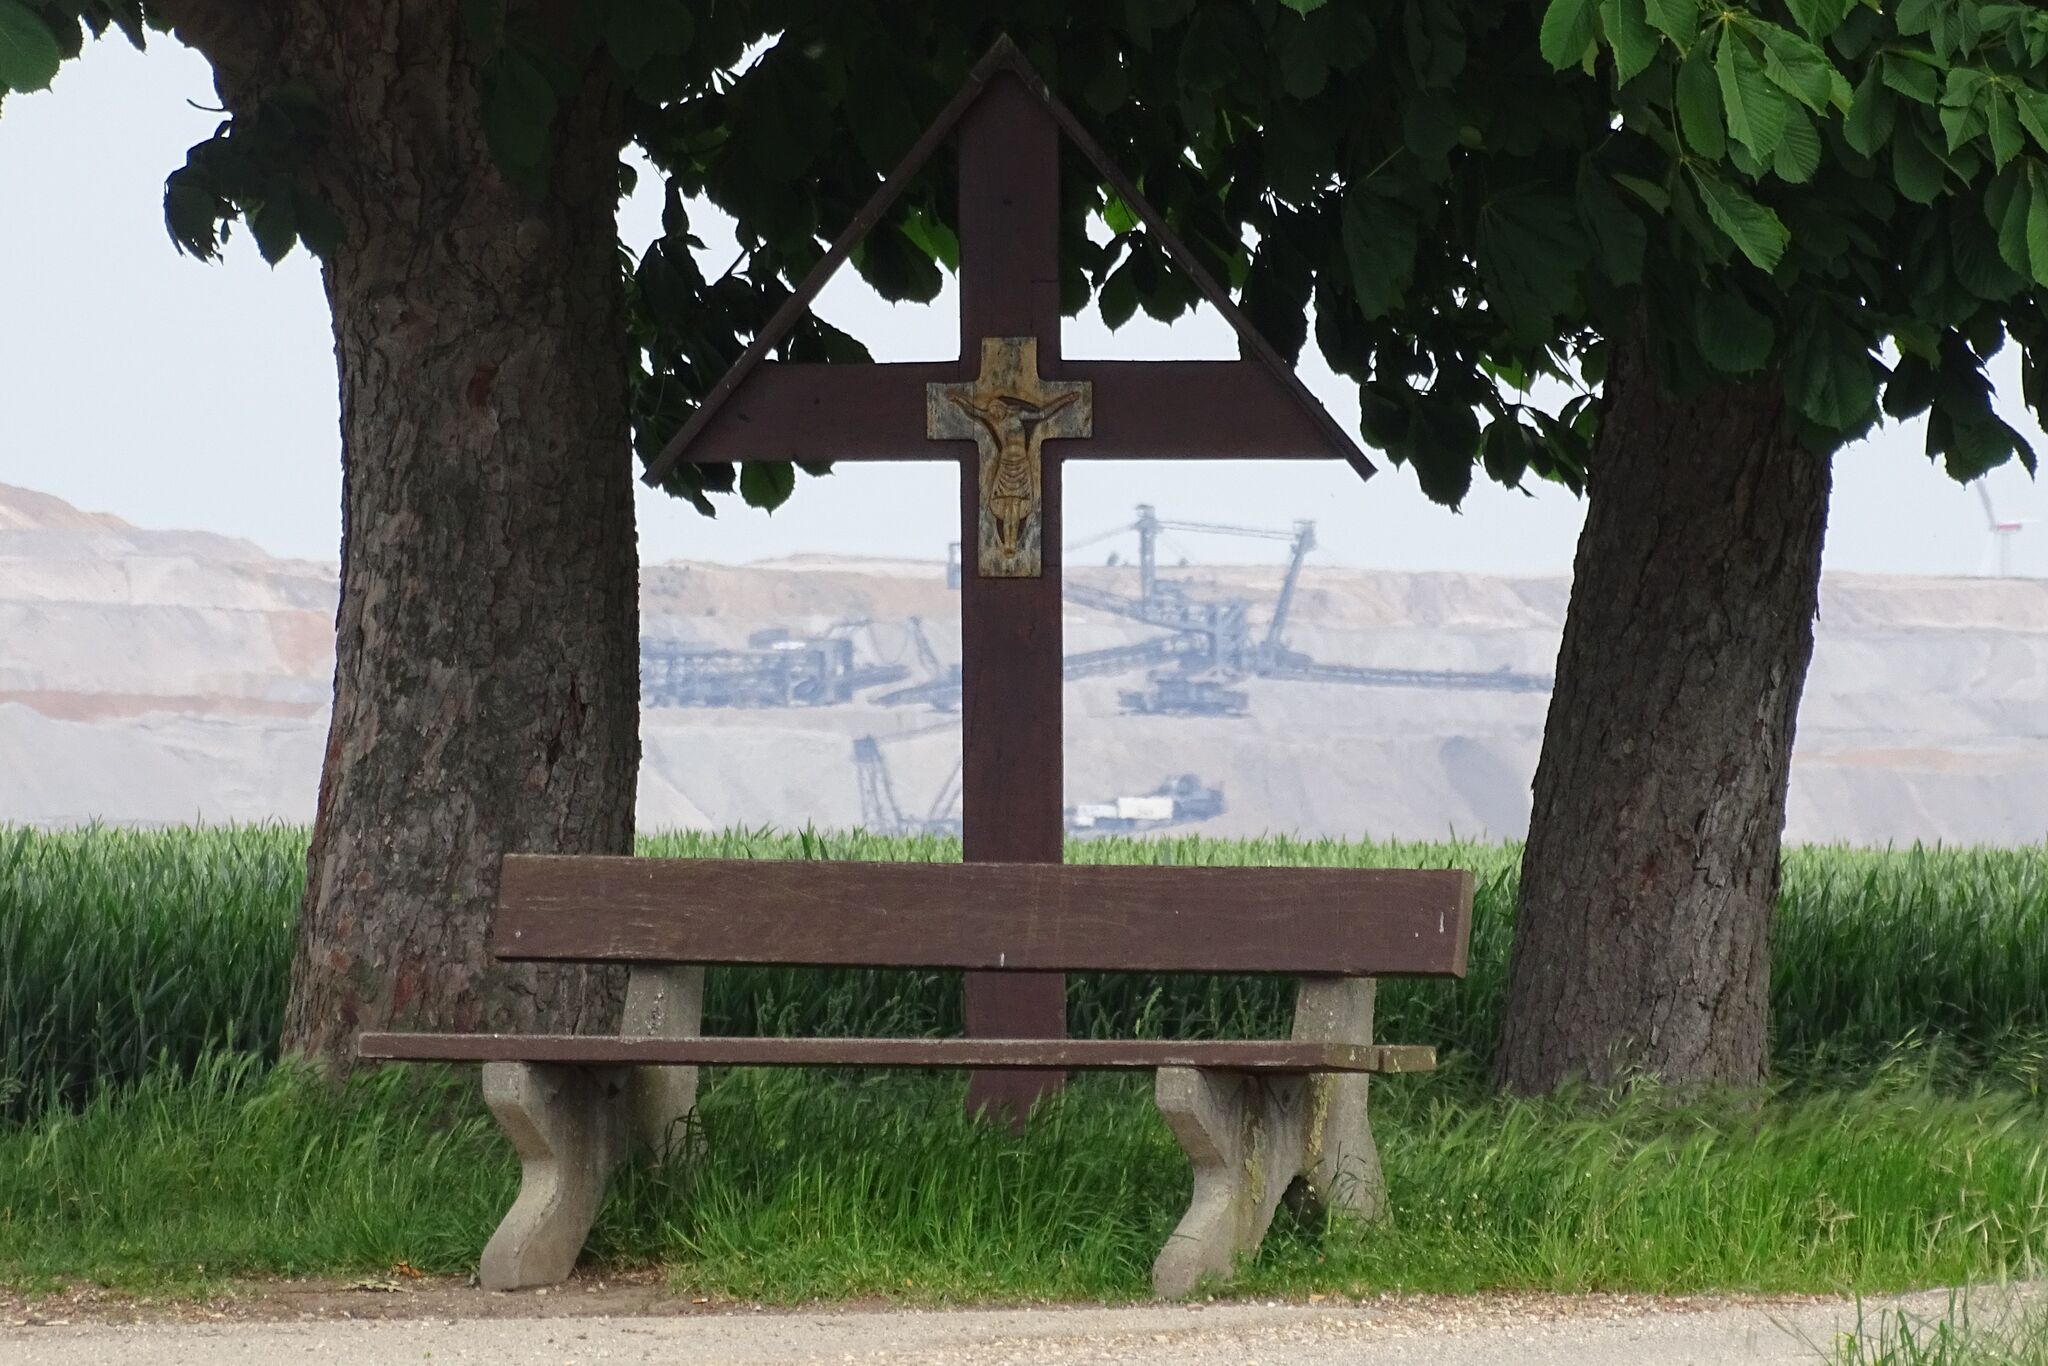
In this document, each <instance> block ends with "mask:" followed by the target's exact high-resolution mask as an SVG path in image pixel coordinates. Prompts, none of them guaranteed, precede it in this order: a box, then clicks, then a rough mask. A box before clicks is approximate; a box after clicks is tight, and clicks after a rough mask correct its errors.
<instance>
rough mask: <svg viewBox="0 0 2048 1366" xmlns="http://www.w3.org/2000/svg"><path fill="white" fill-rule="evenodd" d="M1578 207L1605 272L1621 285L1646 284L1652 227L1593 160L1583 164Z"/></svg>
mask: <svg viewBox="0 0 2048 1366" xmlns="http://www.w3.org/2000/svg"><path fill="white" fill-rule="evenodd" d="M1578 208H1579V221H1580V222H1581V223H1583V224H1585V226H1586V229H1587V231H1588V232H1589V233H1590V234H1591V235H1592V238H1593V251H1594V259H1595V260H1596V261H1598V262H1599V264H1600V270H1601V273H1602V274H1604V275H1606V276H1607V278H1608V279H1609V280H1611V281H1613V282H1614V283H1615V284H1617V285H1634V284H1640V283H1642V279H1643V253H1644V251H1645V249H1646V248H1647V247H1648V245H1649V238H1650V230H1649V227H1648V225H1647V224H1645V223H1644V222H1643V220H1642V218H1641V216H1640V215H1638V214H1637V213H1636V211H1635V210H1633V209H1631V208H1630V207H1629V206H1628V203H1627V201H1625V200H1624V199H1622V197H1621V196H1620V195H1618V194H1616V193H1615V192H1614V187H1613V186H1612V185H1610V184H1609V183H1608V180H1607V177H1606V176H1604V175H1602V174H1601V173H1600V169H1599V167H1597V166H1595V165H1594V164H1593V160H1592V158H1591V157H1588V158H1586V159H1585V160H1584V161H1581V162H1580V163H1579V184H1578Z"/></svg>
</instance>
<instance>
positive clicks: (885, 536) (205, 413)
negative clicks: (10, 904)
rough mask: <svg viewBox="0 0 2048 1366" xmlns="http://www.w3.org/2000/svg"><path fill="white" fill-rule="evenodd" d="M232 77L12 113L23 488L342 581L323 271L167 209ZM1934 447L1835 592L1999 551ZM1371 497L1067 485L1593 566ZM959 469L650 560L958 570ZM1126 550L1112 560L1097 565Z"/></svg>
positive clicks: (1146, 332) (932, 467)
mask: <svg viewBox="0 0 2048 1366" xmlns="http://www.w3.org/2000/svg"><path fill="white" fill-rule="evenodd" d="M213 98H214V97H213V90H212V85H211V82H210V79H209V77H208V73H207V68H206V65H205V63H204V62H202V61H201V60H200V59H199V58H198V57H197V56H196V55H195V54H193V53H191V52H189V51H187V50H185V49H183V48H180V47H178V46H177V45H176V44H175V43H173V42H172V41H171V40H169V39H159V40H158V41H157V42H156V43H155V44H154V46H153V48H152V51H151V52H150V53H149V54H148V55H147V56H143V55H139V54H137V53H135V52H133V51H132V50H131V49H129V48H128V46H127V44H126V43H125V42H122V41H119V40H116V41H113V42H106V43H101V44H98V45H96V46H94V47H93V48H91V49H89V50H88V52H87V53H86V56H85V58H84V59H83V60H82V61H79V62H75V63H71V64H68V65H67V66H66V68H65V70H64V72H63V74H62V75H61V76H60V77H59V78H58V81H57V84H56V86H55V88H54V89H52V90H51V91H48V92H44V93H41V94H36V95H28V96H21V95H15V96H10V97H9V98H8V100H7V104H6V108H5V111H4V113H0V482H6V483H14V484H21V485H25V486H27V487H30V488H34V489H39V490H42V491H45V492H49V493H53V494H56V495H58V496H59V497H62V498H65V499H67V500H69V501H71V502H73V503H76V504H78V505H79V506H81V507H84V508H87V509H90V510H94V511H104V512H112V513H116V514H118V515H120V516H122V517H126V518H128V519H129V520H131V521H134V522H137V523H139V524H142V525H146V526H158V527H187V528H199V529H205V530H210V531H219V532H224V533H227V534H230V535H237V536H245V537H248V538H249V539H251V540H254V541H256V542H257V543H259V544H261V545H262V546H264V547H265V548H266V549H268V550H271V551H273V552H275V553H278V554H284V555H294V556H303V557H307V558H313V559H325V560H331V559H333V558H335V556H336V553H337V543H338V539H339V535H340V513H339V498H340V469H339V450H340V441H339V436H338V432H337V405H336V397H335V378H334V357H333V342H332V334H331V332H330V330H329V324H328V316H327V306H326V300H325V298H324V296H323V295H322V293H321V289H320V280H319V274H318V270H317V267H316V265H315V263H314V262H313V261H312V260H311V259H310V258H309V257H307V256H306V255H305V254H303V253H302V252H301V253H295V254H294V255H293V256H292V257H291V258H289V259H288V260H287V261H286V262H285V263H284V264H283V265H281V266H279V267H278V268H276V269H274V270H273V269H271V268H270V267H268V266H266V265H264V263H263V262H262V260H261V258H260V257H258V256H257V254H256V251H255V247H254V245H253V244H252V243H251V242H249V241H248V239H247V238H246V236H243V235H238V236H237V238H236V240H235V241H234V242H233V243H232V244H231V246H230V248H229V251H228V253H227V260H226V261H225V262H224V263H221V264H217V265H212V266H202V265H200V264H198V263H196V262H194V261H192V260H190V259H188V258H184V257H180V256H178V255H177V254H176V252H175V250H174V249H173V248H172V246H171V243H170V240H169V238H168V237H166V236H165V233H164V229H163V220H162V213H161V197H162V193H163V180H164V176H165V175H166V173H168V172H169V171H171V170H172V169H173V168H175V167H176V166H178V165H180V164H182V162H183V159H184V154H185V149H186V148H187V147H188V146H190V145H191V144H193V143H195V142H198V141H201V140H203V139H204V138H206V137H207V136H208V135H209V134H210V133H211V131H212V128H213V125H214V123H215V122H216V121H217V119H218V118H219V116H218V115H217V114H212V113H208V112H206V111H205V110H204V109H201V108H196V107H194V106H195V105H208V104H211V103H212V102H213ZM652 183H653V178H652V177H651V176H650V177H647V178H646V180H645V182H644V183H643V191H642V193H641V195H640V196H639V197H638V198H636V199H635V200H634V201H632V202H630V203H629V204H628V205H627V206H626V208H625V211H624V215H623V222H622V233H623V236H624V238H625V240H626V242H627V243H628V244H629V245H630V246H632V247H634V248H635V249H636V250H637V249H638V248H640V247H642V246H644V245H645V244H646V243H647V242H648V241H649V240H651V239H652V237H653V236H654V235H655V234H656V232H657V231H658V221H657V220H658V216H659V208H660V205H659V197H658V192H653V193H650V192H649V188H648V187H651V186H652ZM699 233H700V235H701V236H704V237H705V238H706V239H707V241H709V243H710V247H709V250H708V251H707V253H706V257H707V261H706V263H707V267H708V268H710V269H712V270H723V269H724V268H725V266H726V265H727V263H728V262H730V260H731V259H732V256H733V250H732V247H731V239H730V237H729V236H725V237H723V238H721V234H720V232H719V231H718V230H716V229H715V228H714V227H712V225H711V224H710V223H709V222H708V215H700V216H699ZM822 311H823V312H824V313H825V315H826V316H827V317H829V318H831V319H832V320H833V321H834V322H836V323H838V324H839V325H841V326H843V327H846V328H847V329H848V330H850V331H852V332H853V333H854V334H855V335H857V336H859V337H861V338H862V339H863V340H865V341H867V342H868V344H869V346H870V347H871V349H873V350H874V352H875V353H876V355H877V357H878V358H880V359H885V360H888V359H916V358H935V357H940V356H944V355H947V354H949V353H950V349H951V347H952V346H953V344H954V338H955V336H956V335H957V334H956V329H955V324H954V322H953V316H954V315H953V311H952V306H951V300H950V298H944V299H941V300H940V302H939V303H938V304H937V305H934V306H933V307H932V308H931V309H914V308H905V309H892V308H890V307H889V306H887V305H885V304H883V303H882V302H881V301H880V300H879V299H877V298H875V297H874V296H873V295H872V293H869V292H867V291H866V290H865V287H864V286H862V285H861V284H860V283H859V281H858V280H857V279H856V278H853V277H852V273H851V272H850V271H849V272H847V276H846V278H845V279H842V280H841V281H838V282H835V285H834V287H833V288H832V289H830V290H829V291H828V292H827V294H826V296H825V299H824V301H823V304H822ZM1065 344H1066V350H1067V354H1068V355H1070V356H1074V357H1088V356H1124V357H1141V358H1152V357H1158V358H1173V357H1192V356H1226V355H1231V354H1234V349H1233V348H1232V346H1231V344H1230V341H1229V337H1228V333H1227V329H1226V328H1224V326H1223V324H1222V323H1221V321H1220V320H1219V319H1217V318H1215V317H1213V316H1210V317H1204V318H1198V319H1195V320H1193V321H1184V322H1183V323H1181V324H1179V325H1177V326H1174V327H1171V328H1169V327H1165V326H1161V325H1158V324H1155V323H1152V322H1151V321H1150V320H1149V319H1144V318H1142V317H1141V318H1140V319H1139V320H1137V321H1135V322H1133V323H1131V324H1129V325H1127V326H1126V327H1125V328H1124V329H1123V330H1122V331H1120V332H1118V333H1115V334H1111V333H1109V332H1108V331H1107V330H1106V329H1105V328H1103V327H1102V325H1101V324H1100V322H1099V321H1097V320H1096V319H1094V318H1093V317H1089V318H1086V319H1081V320H1078V321H1074V322H1070V323H1069V324H1068V332H1067V337H1066V343H1065ZM2003 359H2004V361H2005V363H2004V364H2003V365H2002V366H2001V368H2000V371H1999V382H2000V389H2001V393H2002V395H2003V396H2004V401H2003V402H2002V404H2001V407H2002V408H2003V409H2004V411H2005V414H2006V416H2007V418H2008V419H2009V420H2011V421H2013V422H2014V423H2015V425H2017V426H2019V427H2020V428H2021V430H2022V431H2025V432H2027V433H2028V434H2029V436H2030V437H2032V438H2033V439H2034V440H2035V441H2036V443H2037V445H2038V446H2039V447H2040V448H2041V449H2042V451H2043V454H2044V456H2048V438H2043V437H2042V436H2041V434H2040V432H2039V430H2038V428H2037V427H2036V426H2035V424H2034V423H2033V421H2032V420H2031V418H2030V417H2029V416H2028V415H2027V413H2026V411H2025V409H2024V408H2023V407H2022V406H2021V404H2020V403H2019V399H2018V393H2019V385H2018V378H2017V367H2016V363H2015V362H2013V361H2012V360H2011V358H2010V357H2006V358H2003ZM1304 377H1305V378H1306V379H1307V381H1308V383H1309V386H1310V387H1311V388H1312V389H1313V390H1314V391H1315V392H1316V393H1317V395H1318V396H1319V397H1320V398H1321V399H1322V400H1323V401H1324V402H1325V403H1326V404H1327V405H1328V406H1329V407H1330V409H1331V410H1332V411H1333V412H1334V413H1335V414H1336V415H1337V417H1338V419H1339V421H1341V422H1342V423H1343V424H1344V425H1345V426H1346V427H1347V428H1349V429H1352V430H1355V429H1356V421H1357V400H1356V396H1355V394H1354V393H1353V392H1352V391H1351V388H1350V386H1349V385H1348V384H1345V383H1343V382H1342V381H1339V380H1337V379H1336V378H1335V377H1334V376H1332V375H1331V374H1330V373H1329V372H1328V371H1327V370H1325V369H1323V368H1322V367H1321V366H1320V364H1318V363H1317V362H1316V361H1315V360H1314V359H1313V357H1310V358H1308V359H1307V363H1306V365H1305V369H1304ZM1921 439H1922V437H1921V432H1920V430H1919V429H1918V427H1917V425H1916V426H1909V427H1901V428H1892V429H1887V430H1884V431H1881V432H1880V433H1878V434H1877V436H1876V437H1875V438H1874V439H1872V440H1870V441H1868V442H1866V443H1864V444H1863V445H1861V446H1858V447H1856V448H1854V449H1851V450H1849V451H1846V452H1844V453H1843V454H1842V455H1841V456H1840V457H1839V458H1838V460H1837V464H1836V471H1837V472H1836V494H1835V502H1834V508H1833V515H1832V518H1831V522H1830V529H1829V533H1828V552H1827V563H1828V566H1829V568H1831V569H1837V570H1857V571H1869V572H1887V573H1907V574H1973V573H1978V572H1981V571H1983V570H1984V569H1985V568H1986V567H1987V565H1988V558H1987V549H1988V545H1989V541H1990V537H1989V533H1988V531H1987V529H1986V525H1985V517H1984V511H1983V508H1982V507H1981V505H1980V504H1979V502H1978V500H1977V497H1976V494H1975V493H1974V491H1971V490H1966V489H1962V488H1959V487H1957V486H1956V485H1955V484H1953V483H1951V482H1950V481H1949V479H1948V477H1947V476H1946V475H1944V474H1942V473H1941V472H1940V471H1939V470H1937V469H1934V468H1932V467H1930V466H1929V464H1928V462H1927V461H1926V459H1925V458H1924V456H1923V455H1922V454H1921ZM1375 463H1377V464H1379V465H1381V467H1382V473H1381V474H1380V475H1379V477H1377V478H1375V479H1373V480H1372V481H1371V482H1370V483H1369V484H1363V485H1361V484H1360V483H1359V482H1358V480H1357V479H1356V477H1355V476H1354V475H1352V474H1351V473H1350V472H1349V471H1348V470H1347V469H1345V468H1343V467H1341V466H1339V465H1337V464H1335V463H1334V462H1331V463H1320V462H1318V463H1282V462H1270V463H1265V464H1258V465H1220V464H1211V463H1203V462H1189V463H1186V464H1163V463H1162V464H1146V465H1136V464H1106V463H1094V462H1088V461H1075V462H1073V463H1072V464H1071V465H1069V467H1068V471H1069V472H1068V475H1067V493H1068V508H1067V513H1066V524H1067V528H1068V534H1069V536H1070V537H1076V538H1078V537H1083V536H1087V535H1090V534H1091V533H1094V532H1096V531H1100V530H1106V529H1108V528H1111V527H1114V526H1117V525H1120V524H1124V523H1127V522H1128V521H1129V520H1130V517H1131V509H1132V506H1133V505H1134V504H1136V503H1140V502H1151V503H1154V504H1156V505H1157V506H1158V508H1159V511H1160V515H1161V516H1164V517H1169V518H1175V519H1182V520H1191V521H1209V522H1229V523H1236V524H1242V525H1252V526H1269V527H1284V526H1286V525H1288V524H1289V523H1291V522H1293V521H1294V520H1295V519H1297V518H1313V519H1314V520H1315V521H1316V523H1317V539H1318V542H1319V545H1320V549H1319V550H1318V551H1317V554H1316V557H1315V558H1316V560H1317V561H1318V562H1321V563H1327V564H1347V565H1356V566H1363V567H1374V568H1391V569H1453V570H1472V571H1482V572H1502V573H1541V572H1550V571H1560V570H1566V569H1568V568H1569V567H1570V563H1571V555H1572V548H1573V541H1574V538H1575V537H1576V535H1577V532H1578V526H1579V522H1580V517H1581V512H1580V507H1579V505H1578V503H1577V501H1576V500H1575V499H1573V498H1572V497H1571V496H1570V494H1568V493H1565V492H1563V491H1561V490H1546V491H1544V492H1542V493H1540V494H1539V495H1538V496H1536V497H1534V498H1530V497H1526V496H1524V495H1521V494H1518V493H1512V492H1509V491H1506V490H1502V489H1500V488H1498V487H1497V486H1494V485H1492V484H1490V483H1487V482H1486V481H1485V480H1484V479H1481V480H1479V481H1478V483H1477V484H1476V485H1475V488H1474V492H1473V494H1472V496H1471V497H1470V498H1469V499H1467V501H1466V505H1465V508H1464V510H1463V512H1462V513H1458V514H1453V513H1451V512H1448V511H1446V510H1444V509H1442V508H1439V507H1436V506H1435V505H1433V504H1431V503H1430V502H1429V501H1428V500H1427V499H1425V498H1424V497H1423V496H1422V494H1421V493H1420V491H1419V490H1418V489H1417V488H1416V485H1415V481H1414V478H1413V476H1412V475H1410V474H1409V473H1408V472H1407V471H1405V470H1402V469H1398V468H1396V467H1394V466H1393V465H1392V464H1391V463H1390V462H1387V461H1385V460H1383V459H1382V460H1376V461H1375ZM956 479H957V475H956V474H955V473H954V470H953V468H952V467H949V466H942V465H937V464H930V463H922V462H919V463H906V464H900V465H898V464H888V465H842V466H840V467H839V472H838V473H836V474H835V475H833V476H832V477H831V478H829V479H827V480H823V481H810V480H805V481H801V482H800V483H799V485H798V490H797V496H796V498H795V499H794V500H792V502H791V503H790V504H788V505H787V506H785V507H784V508H783V509H782V510H781V511H780V512H777V513H776V514H774V515H773V516H772V517H771V516H768V515H767V514H764V513H761V512H758V511H755V510H753V509H750V508H745V507H742V506H740V505H739V504H738V503H737V501H736V500H734V501H732V503H731V506H730V507H728V508H725V509H723V510H722V511H721V515H720V516H719V518H718V519H717V520H716V521H715V522H711V521H706V520H705V519H703V518H700V517H698V516H697V515H696V514H695V513H693V512H691V511H690V510H689V509H688V508H687V507H685V506H683V505H681V504H678V503H675V502H673V501H671V500H669V499H667V498H666V497H663V496H661V495H658V494H651V493H648V492H646V491H645V490H644V489H643V490H642V495H641V499H640V546H641V554H642V557H643V559H645V560H646V561H648V562H650V563H651V562H654V561H658V560H665V559H672V558H683V557H688V558H696V559H710V560H721V561H728V562H744V561H747V560H753V559H765V558H772V557H776V556H780V555H786V554H792V553H801V552H835V553H842V554H866V555H893V556H916V557H920V558H936V557H938V556H940V555H942V554H943V553H944V550H945V545H946V542H947V541H949V540H953V539H956V538H957V536H958V528H957V525H956V522H957V508H958V503H957V491H956V487H955V480H956ZM1990 488H1991V490H1992V493H1993V497H1994V500H1995V502H1996V505H1997V508H1998V512H1999V515H2000V516H2001V517H2002V518H2006V519H2021V518H2040V517H2048V494H2044V491H2043V490H2042V488H2041V487H2040V486H2038V485H2037V484H2035V483H2034V482H2032V481H2031V480H2029V479H2028V478H2027V476H2026V475H2025V473H2024V472H2023V471H2021V470H2020V469H2019V468H2018V466H2017V465H2015V466H2012V467H2010V468H2007V469H2003V470H2000V471H1998V472H1997V473H1995V474H1994V475H1993V476H1992V478H1991V481H1990ZM1112 548H1116V547H1115V545H1114V543H1112V544H1106V545H1103V546H1099V547H1095V548H1091V550H1090V551H1088V552H1087V554H1086V556H1085V557H1082V556H1077V558H1088V559H1093V558H1094V557H1096V556H1098V555H1100V554H1103V553H1106V552H1107V551H1108V550H1110V549H1112ZM1282 549H1284V548H1282V547H1279V546H1277V545H1276V546H1273V547H1270V548H1269V547H1268V546H1267V545H1266V543H1262V542H1242V541H1231V542H1225V543H1220V544H1218V543H1213V542H1209V543H1205V542H1202V541H1199V540H1196V539H1194V538H1183V539H1182V540H1181V541H1180V542H1179V543H1178V544H1177V545H1176V546H1170V547H1169V550H1170V551H1176V550H1177V551H1178V552H1179V553H1186V554H1189V555H1191V556H1195V557H1197V558H1211V557H1213V558H1216V559H1232V560H1256V559H1264V558H1272V557H1274V556H1275V555H1277V554H1278V553H1280V552H1281V551H1282ZM2014 568H2015V570H2016V571H2017V572H2020V573H2024V574H2028V575H2032V576H2039V577H2048V525H2042V526H2038V527H2033V528H2030V529H2029V530H2028V531H2027V532H2025V533H2023V534H2022V535H2021V536H2020V537H2019V538H2018V545H2017V547H2016V550H2015V554H2014Z"/></svg>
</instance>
